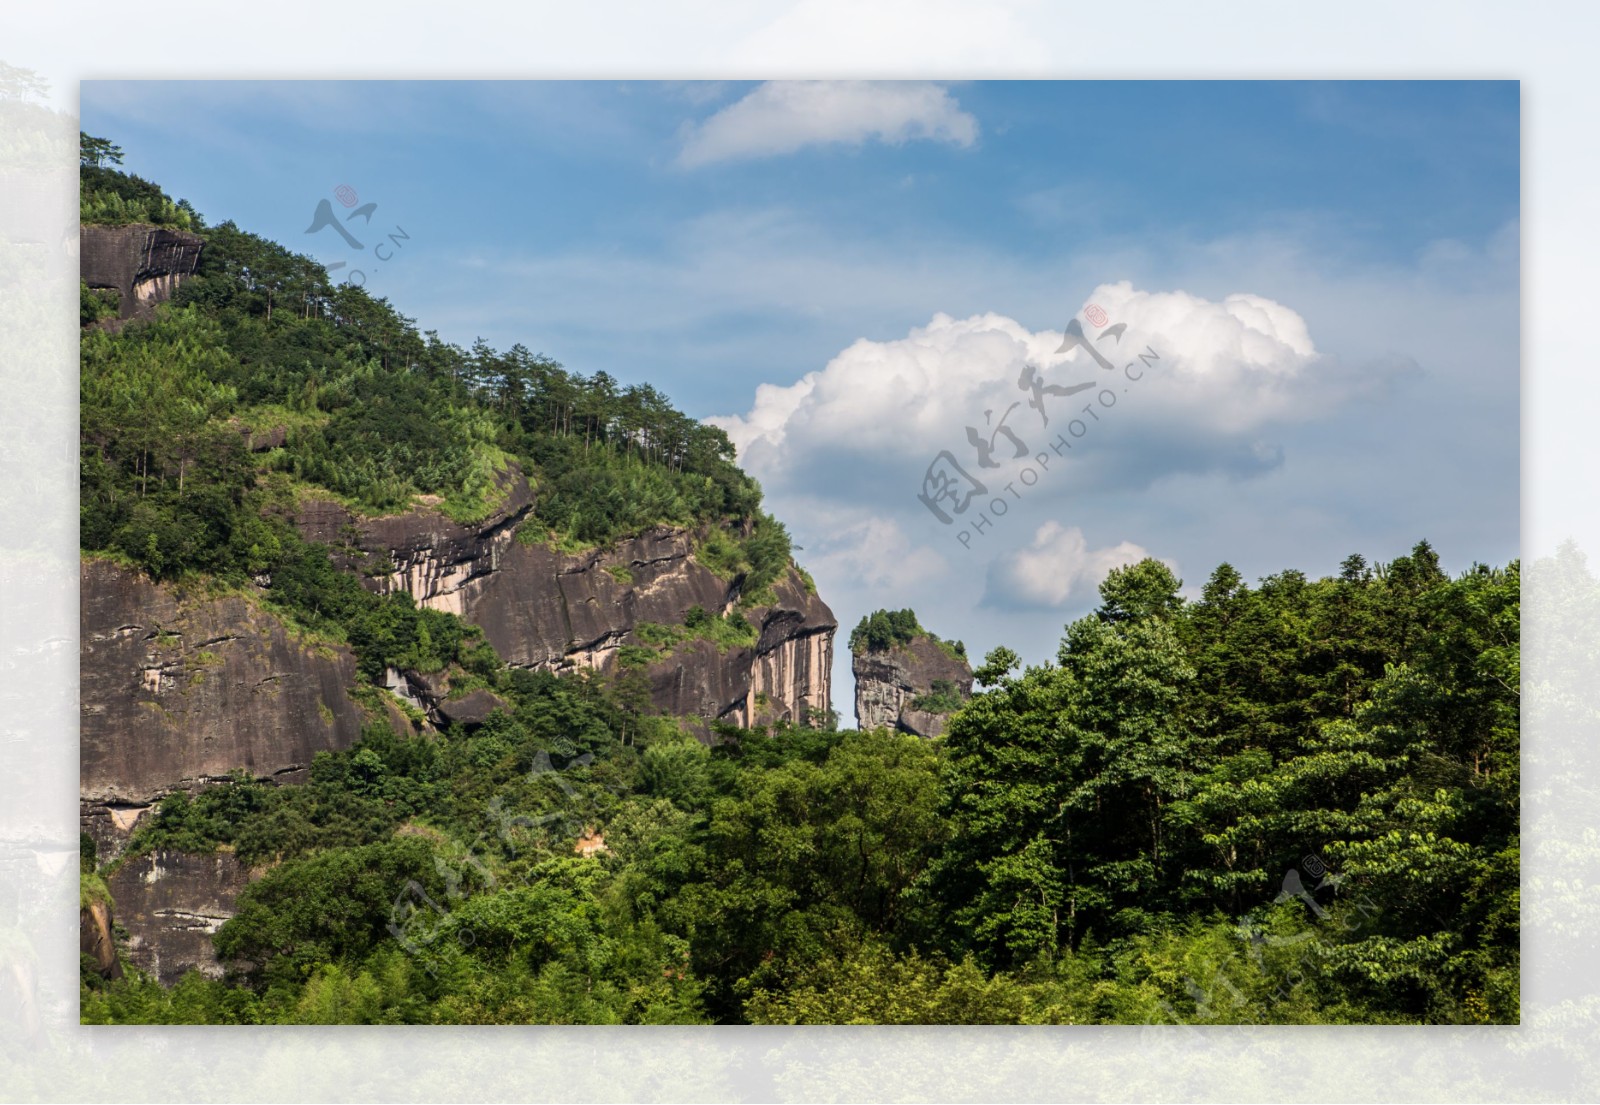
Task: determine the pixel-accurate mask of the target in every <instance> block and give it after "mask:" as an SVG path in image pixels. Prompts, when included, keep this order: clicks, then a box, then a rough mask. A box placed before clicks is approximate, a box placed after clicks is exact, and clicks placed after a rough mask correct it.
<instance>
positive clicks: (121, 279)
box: [78, 223, 205, 319]
mask: <svg viewBox="0 0 1600 1105" xmlns="http://www.w3.org/2000/svg"><path fill="white" fill-rule="evenodd" d="M204 245H205V241H204V239H202V238H200V237H199V236H198V235H195V234H189V233H187V232H185V231H182V230H169V229H167V228H165V227H156V226H146V225H144V224H142V223H132V224H130V225H128V226H95V225H89V226H84V227H81V228H80V229H79V232H78V272H79V275H80V276H81V277H82V278H83V282H84V283H85V284H88V285H89V287H91V288H115V289H116V291H117V294H118V295H119V296H120V297H121V309H120V311H119V315H120V317H122V318H125V319H128V318H142V317H145V316H147V315H149V314H150V312H151V311H153V310H154V309H155V305H156V304H157V303H164V302H166V301H167V300H168V299H170V298H172V293H173V292H175V291H177V290H178V285H179V284H180V283H181V282H182V281H183V279H184V277H186V276H189V275H191V274H193V272H194V271H195V267H196V266H197V265H199V263H200V250H201V248H202V247H203V246H204Z"/></svg>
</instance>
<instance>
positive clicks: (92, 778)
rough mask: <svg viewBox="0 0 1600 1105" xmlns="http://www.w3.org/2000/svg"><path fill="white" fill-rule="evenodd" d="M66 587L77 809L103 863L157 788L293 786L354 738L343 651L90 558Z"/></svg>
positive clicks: (354, 711)
mask: <svg viewBox="0 0 1600 1105" xmlns="http://www.w3.org/2000/svg"><path fill="white" fill-rule="evenodd" d="M79 586H80V599H79V602H80V606H79V617H80V633H81V638H80V660H79V709H80V717H81V720H80V725H79V745H78V755H79V798H80V812H81V816H82V820H83V828H84V831H85V832H88V833H89V834H90V836H92V837H93V838H94V839H95V843H96V845H97V846H98V847H99V849H100V858H101V860H102V861H105V860H107V859H109V858H111V857H112V856H114V855H116V854H117V852H118V851H120V849H121V847H122V845H123V844H124V843H125V842H126V840H127V837H128V835H129V834H130V833H131V832H132V830H133V827H134V825H135V824H136V823H137V822H138V819H139V817H140V816H141V815H142V814H143V813H144V812H145V810H147V809H148V808H149V807H150V805H151V804H152V803H154V802H155V800H156V799H157V798H159V797H160V796H161V795H162V794H165V793H167V792H169V791H171V790H174V789H177V788H179V787H187V786H191V785H197V784H203V783H204V782H206V781H208V780H212V779H217V778H221V777H223V776H226V775H227V774H228V773H229V772H231V771H234V770H239V769H243V770H245V771H248V772H250V773H251V774H253V775H256V776H258V777H262V778H272V779H277V780H280V781H294V780H296V779H298V778H299V777H301V776H302V775H303V773H304V772H305V770H306V768H308V767H309V766H310V764H311V757H312V756H313V755H314V754H316V753H317V752H319V751H321V750H324V749H329V750H332V749H341V748H348V747H350V746H351V745H352V744H354V743H355V741H356V740H357V739H358V738H359V736H360V733H361V724H362V713H361V710H360V708H359V707H357V706H356V704H355V703H354V702H353V701H351V699H350V697H349V695H348V694H347V693H346V688H348V687H352V686H354V685H355V679H356V665H355V657H354V656H353V655H352V654H351V653H350V651H349V650H348V649H345V648H333V647H328V646H325V645H314V644H310V643H308V642H304V641H299V640H296V639H295V638H294V637H292V636H291V635H290V634H289V632H288V631H287V630H286V629H285V627H284V625H283V623H282V622H281V621H279V620H278V619H277V618H276V617H274V616H273V615H271V614H269V613H267V612H266V611H264V610H262V609H261V608H260V606H259V605H258V604H257V603H256V602H255V601H254V600H253V598H252V597H251V596H249V595H245V594H237V593H236V594H225V595H220V596H217V597H208V596H206V595H204V594H201V593H192V594H182V593H180V592H179V590H178V589H177V588H175V587H173V586H170V585H167V584H158V583H154V582H152V581H151V580H150V579H149V578H148V577H147V576H145V575H143V574H142V573H139V572H136V571H131V570H129V569H126V568H122V567H119V566H118V565H117V564H115V563H112V562H111V561H109V560H103V559H98V558H86V559H84V561H83V562H82V565H81V569H80V580H79Z"/></svg>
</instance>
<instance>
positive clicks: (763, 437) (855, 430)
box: [709, 282, 1389, 490]
mask: <svg viewBox="0 0 1600 1105" xmlns="http://www.w3.org/2000/svg"><path fill="white" fill-rule="evenodd" d="M1091 302H1093V303H1095V304H1096V305H1098V306H1099V307H1100V308H1102V309H1104V310H1105V312H1106V313H1107V315H1108V316H1109V322H1108V323H1107V326H1106V327H1094V326H1092V325H1090V326H1087V327H1086V328H1085V329H1086V332H1087V333H1088V334H1089V335H1091V337H1096V336H1097V335H1098V337H1097V339H1096V340H1095V341H1094V345H1095V348H1096V349H1097V350H1099V351H1101V352H1102V353H1103V355H1104V357H1105V358H1106V361H1107V363H1108V364H1109V365H1110V366H1111V370H1110V371H1107V369H1106V367H1105V366H1103V365H1100V364H1099V363H1097V362H1096V360H1094V359H1093V358H1092V357H1091V356H1090V355H1089V353H1087V352H1086V351H1085V350H1082V349H1074V350H1072V351H1070V352H1068V353H1057V352H1056V350H1057V349H1058V347H1060V345H1061V344H1062V340H1063V331H1060V330H1043V331H1032V330H1029V329H1028V328H1027V327H1026V326H1024V325H1022V324H1021V323H1019V322H1017V321H1016V320H1015V319H1012V318H1009V317H1006V316H1004V315H999V314H994V313H988V314H982V315H974V316H972V317H970V318H965V319H956V318H952V317H950V316H949V315H945V314H942V313H941V314H937V315H935V316H934V317H933V319H932V320H931V321H930V322H929V323H928V324H927V325H926V326H922V327H917V328H914V329H912V330H911V331H910V333H908V334H907V335H906V336H905V337H904V338H896V339H893V340H889V341H870V340H867V339H861V340H858V341H856V342H855V343H854V344H852V345H851V346H849V347H848V348H847V349H845V350H844V351H843V352H841V353H839V354H838V355H837V356H835V357H834V358H833V359H832V360H831V361H829V363H828V364H827V366H826V367H824V368H823V369H821V370H820V371H817V372H811V373H808V374H806V375H805V376H804V377H802V378H801V379H800V380H798V381H797V382H795V383H794V384H791V385H788V386H779V385H773V384H763V385H761V386H760V387H759V388H757V390H756V397H755V403H754V405H753V406H752V407H751V409H750V410H749V411H748V412H746V413H745V414H743V415H734V416H728V417H722V418H714V419H710V420H709V421H711V422H712V423H713V424H715V425H718V426H721V427H722V428H723V429H725V430H726V431H727V432H728V434H729V436H730V437H731V438H732V439H733V441H734V444H735V445H736V446H737V447H738V449H739V457H740V460H741V462H742V463H743V464H745V465H746V466H747V467H748V468H750V469H751V470H752V471H754V472H755V473H756V474H757V475H758V476H760V477H761V478H762V479H763V480H765V481H768V482H769V483H771V484H772V485H773V486H775V487H776V486H781V485H782V483H783V482H784V481H785V480H786V479H787V478H789V476H790V475H791V474H794V473H807V474H810V473H814V472H815V471H817V469H818V466H819V465H823V464H825V461H826V459H827V458H830V457H840V456H843V457H846V458H848V463H850V464H852V465H855V466H858V470H860V469H859V466H860V465H862V464H864V463H873V462H877V463H880V464H882V470H883V471H885V472H887V471H891V470H892V471H893V472H894V473H895V478H899V474H900V473H903V472H904V471H906V470H907V467H908V466H909V465H911V464H913V463H914V462H918V463H920V464H921V465H924V466H925V465H926V464H927V463H928V461H929V460H931V459H932V458H933V457H934V456H935V455H936V454H937V453H938V452H939V451H940V450H941V449H945V448H948V449H950V450H951V451H952V452H953V453H954V454H955V455H957V457H958V458H961V459H962V460H963V462H964V463H966V464H969V465H970V464H974V463H975V459H976V458H975V454H974V451H973V449H972V447H971V446H970V445H969V444H968V433H967V429H968V427H972V428H973V429H974V431H975V432H977V433H978V434H979V436H980V437H985V436H987V435H988V433H989V431H990V430H991V429H993V428H994V427H996V426H998V425H999V423H1000V421H1001V420H1002V419H1004V421H1005V425H1006V426H1007V427H1008V428H1010V429H1012V430H1013V431H1014V432H1015V433H1016V434H1017V435H1018V438H1019V440H1022V441H1023V442H1024V443H1025V444H1026V445H1027V447H1028V456H1033V455H1037V454H1038V453H1039V452H1040V451H1041V449H1042V448H1044V447H1046V444H1047V443H1048V442H1051V441H1053V440H1056V439H1057V438H1058V435H1060V434H1061V433H1062V432H1063V431H1065V430H1066V429H1067V428H1068V427H1069V425H1070V424H1071V421H1072V419H1073V418H1074V417H1077V418H1080V419H1083V420H1085V421H1086V422H1087V421H1088V420H1089V419H1090V417H1091V416H1089V415H1085V414H1082V413H1081V408H1083V407H1084V406H1085V405H1086V403H1087V404H1094V405H1095V407H1096V411H1097V412H1098V416H1100V424H1099V425H1095V426H1094V427H1093V428H1094V432H1093V433H1086V434H1084V436H1083V438H1082V440H1081V441H1080V442H1079V443H1078V445H1077V447H1076V449H1075V451H1074V453H1073V455H1072V458H1071V460H1070V461H1069V462H1068V463H1078V464H1080V465H1081V464H1089V465H1091V467H1090V468H1087V469H1082V470H1080V471H1079V473H1078V478H1077V479H1076V481H1075V482H1076V486H1077V489H1078V490H1083V489H1084V488H1085V486H1086V485H1085V479H1086V478H1092V476H1093V474H1094V473H1095V471H1096V469H1095V468H1094V467H1092V466H1093V465H1094V463H1095V458H1096V457H1097V456H1099V457H1100V458H1102V460H1103V459H1104V458H1105V457H1107V456H1112V455H1115V456H1117V457H1119V458H1122V459H1123V460H1126V461H1127V463H1126V464H1124V465H1123V470H1122V471H1121V472H1119V473H1118V474H1117V477H1116V478H1118V479H1124V480H1125V479H1126V478H1127V476H1128V473H1129V472H1137V473H1139V474H1141V476H1142V477H1143V478H1146V479H1148V478H1154V477H1156V476H1159V475H1162V474H1167V473H1170V472H1176V471H1203V470H1208V469H1210V468H1224V469H1231V470H1234V471H1236V472H1247V471H1260V470H1262V469H1264V468H1270V467H1273V466H1274V465H1276V464H1277V463H1278V462H1279V460H1280V459H1281V455H1282V454H1281V451H1280V450H1279V448H1278V447H1277V445H1275V444H1274V443H1273V442H1272V441H1270V440H1268V439H1267V437H1266V436H1264V435H1269V434H1270V433H1271V432H1272V431H1273V430H1274V429H1275V428H1276V427H1278V426H1280V425H1282V424H1284V423H1287V422H1292V421H1297V420H1303V419H1309V418H1312V417H1316V416H1319V415H1323V414H1326V413H1328V412H1329V411H1330V410H1331V409H1332V408H1335V407H1337V406H1339V405H1340V404H1342V403H1344V402H1345V401H1347V400H1349V399H1351V398H1354V397H1356V396H1358V395H1363V394H1367V393H1369V392H1371V391H1372V390H1373V389H1375V388H1376V387H1378V386H1380V385H1381V384H1382V383H1383V382H1384V381H1385V380H1386V379H1387V377H1388V375H1389V373H1388V372H1387V371H1385V370H1383V369H1365V370H1361V371H1352V370H1350V369H1349V368H1347V367H1346V366H1343V365H1341V364H1340V363H1339V362H1338V361H1336V360H1334V359H1332V358H1327V357H1323V356H1320V355H1319V354H1318V353H1317V350H1316V347H1315V345H1314V344H1313V342H1312V340H1311V336H1310V333H1309V331H1308V329H1307V326H1306V323H1305V320H1304V319H1302V318H1301V317H1300V315H1299V314H1297V313H1296V312H1295V311H1294V310H1292V309H1291V308H1289V307H1286V306H1284V305H1283V304H1281V303H1277V302H1274V301H1273V300H1270V299H1266V298H1263V297H1261V296H1257V295H1249V294H1236V295H1229V296H1227V297H1225V298H1224V299H1222V300H1221V301H1220V302H1213V301H1210V300H1206V299H1203V298H1200V297H1198V296H1195V295H1191V294H1189V293H1187V292H1183V291H1172V292H1144V291H1138V290H1135V289H1134V288H1133V287H1132V285H1130V284H1129V283H1127V282H1122V283H1118V284H1110V285H1105V284H1103V285H1101V286H1099V287H1098V288H1096V289H1095V291H1094V293H1093V295H1092V296H1091ZM1118 323H1121V324H1125V325H1126V327H1127V329H1126V331H1125V332H1124V333H1123V334H1122V335H1121V337H1120V338H1113V337H1111V335H1110V330H1111V327H1113V326H1115V325H1116V324H1118ZM1147 351H1153V352H1154V353H1155V354H1158V355H1159V360H1158V361H1156V362H1155V363H1154V364H1153V365H1151V366H1149V367H1143V366H1141V365H1140V362H1139V361H1138V355H1139V354H1140V353H1145V352H1147ZM1130 362H1132V363H1133V365H1134V368H1133V369H1132V371H1134V372H1140V371H1142V372H1143V373H1144V379H1141V380H1140V381H1138V382H1134V381H1131V380H1129V379H1128V378H1126V376H1125V373H1124V366H1125V365H1128V364H1129V363H1130ZM1030 367H1031V368H1032V369H1033V370H1034V371H1035V372H1036V373H1037V378H1038V379H1040V380H1041V381H1042V382H1043V383H1044V384H1045V385H1046V386H1049V387H1056V388H1064V387H1077V386H1079V385H1084V386H1085V390H1083V391H1080V392H1077V393H1074V394H1072V395H1067V396H1062V395H1059V394H1049V393H1046V394H1044V395H1042V396H1041V397H1040V401H1041V402H1042V403H1043V406H1044V409H1043V410H1042V411H1041V410H1038V409H1037V408H1035V407H1033V406H1031V405H1030V400H1031V398H1032V393H1031V391H1030V390H1028V389H1026V388H1025V387H1024V386H1023V381H1022V378H1023V375H1024V372H1025V370H1026V369H1028V368H1030ZM1105 392H1110V393H1111V394H1110V399H1111V404H1110V406H1114V405H1116V404H1117V403H1121V404H1122V405H1121V407H1120V408H1119V409H1115V410H1112V409H1109V406H1108V405H1106V404H1100V403H1096V400H1095V397H1096V396H1098V395H1102V394H1104V393H1105ZM1047 419H1048V421H1046V420H1047ZM1081 428H1082V427H1080V429H1081ZM995 441H996V445H997V451H996V454H995V459H996V460H997V461H1000V462H1002V464H1001V467H1002V469H1004V471H1001V472H1000V473H998V474H996V475H995V476H994V480H996V481H1000V482H1003V481H1004V479H1005V478H1006V477H1007V474H1008V472H1009V469H1011V468H1018V469H1020V468H1021V467H1022V466H1023V465H1024V464H1025V460H1014V459H1013V458H1012V457H1011V452H1012V450H1011V448H1010V447H1009V446H1008V445H1007V440H1006V439H1005V438H1004V437H997V438H996V439H995ZM1008 462H1009V463H1008ZM1101 474H1102V475H1103V474H1104V473H1103V472H1102V473H1101ZM986 479H987V477H986Z"/></svg>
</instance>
